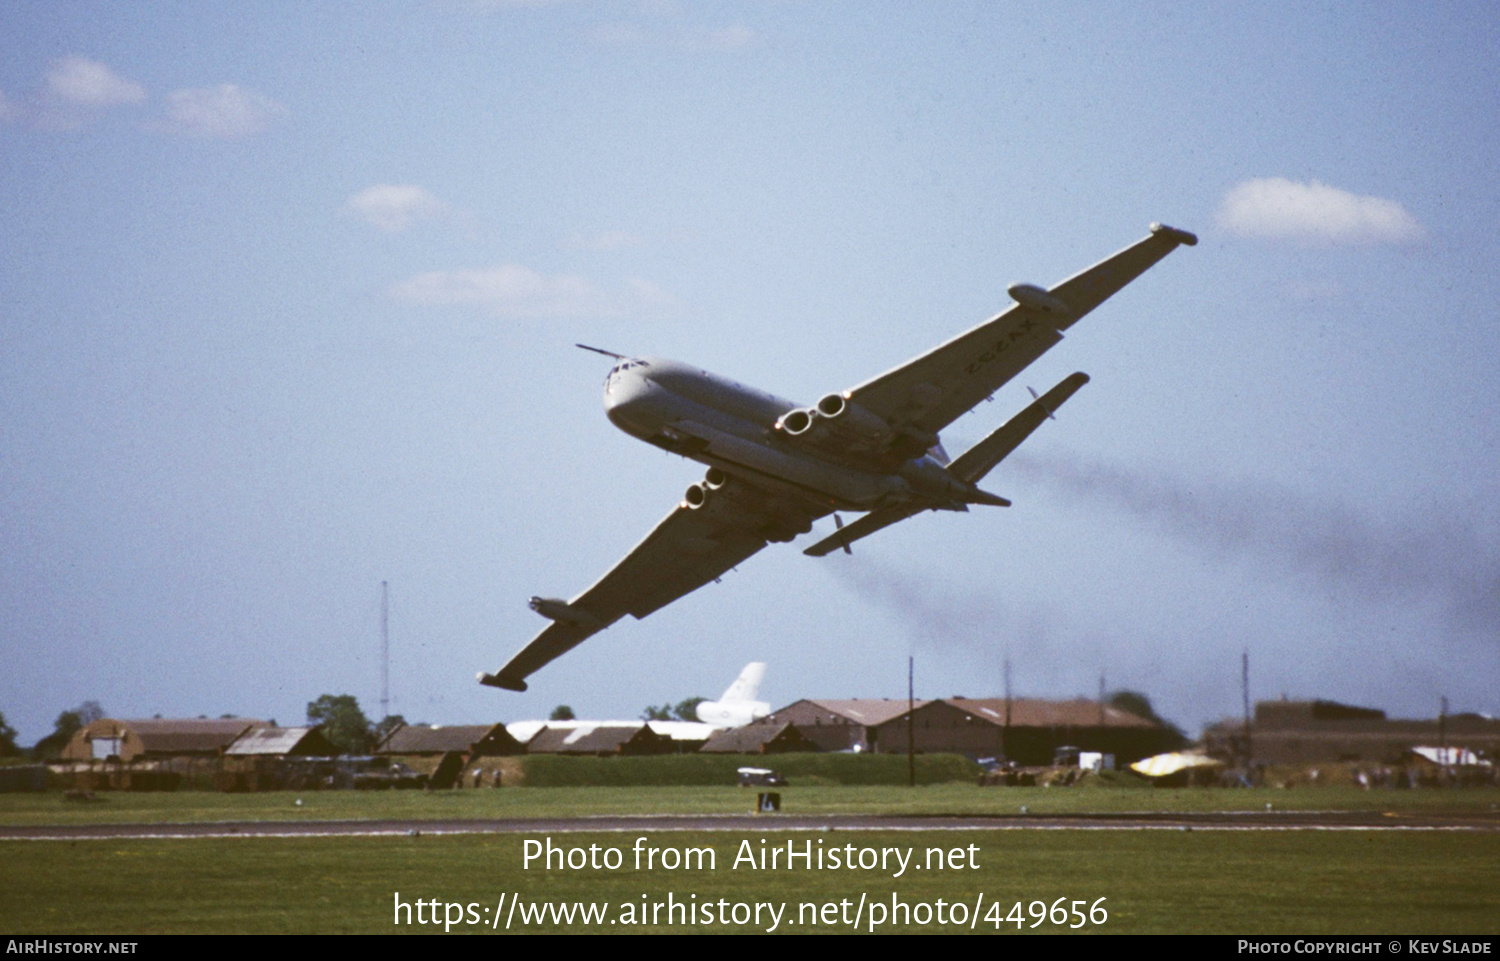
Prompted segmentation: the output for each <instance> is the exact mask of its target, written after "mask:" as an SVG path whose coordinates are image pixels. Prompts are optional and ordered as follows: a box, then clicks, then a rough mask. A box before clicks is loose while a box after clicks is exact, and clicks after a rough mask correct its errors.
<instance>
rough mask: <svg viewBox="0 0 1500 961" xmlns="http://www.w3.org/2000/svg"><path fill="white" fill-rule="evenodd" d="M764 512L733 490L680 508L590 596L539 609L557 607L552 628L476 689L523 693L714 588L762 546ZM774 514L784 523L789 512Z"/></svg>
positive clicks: (758, 497) (742, 490) (760, 498)
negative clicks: (623, 625) (582, 650)
mask: <svg viewBox="0 0 1500 961" xmlns="http://www.w3.org/2000/svg"><path fill="white" fill-rule="evenodd" d="M769 510H770V498H769V495H765V494H762V493H760V492H759V491H756V490H754V489H751V488H749V487H748V486H746V485H743V484H739V483H736V482H731V483H730V484H726V485H725V486H723V487H720V488H718V489H717V490H714V491H711V492H710V493H709V497H708V499H707V500H706V501H705V502H704V504H703V505H702V506H700V507H698V508H692V507H689V506H687V504H686V502H683V503H682V504H679V505H678V506H677V507H676V508H675V509H674V510H673V511H672V512H671V513H670V514H668V515H667V516H666V517H665V518H663V519H662V521H661V523H659V524H657V525H656V528H655V529H654V530H653V531H652V532H651V533H650V534H648V535H646V539H645V540H643V541H641V542H640V543H639V544H637V545H636V546H635V549H634V550H632V551H631V552H630V553H629V554H627V555H626V556H625V559H624V560H622V561H620V563H618V564H616V565H615V566H614V568H613V569H612V570H611V571H610V572H609V573H608V574H605V575H604V576H603V577H601V578H600V579H599V580H598V581H597V582H596V583H595V584H594V585H593V586H592V587H590V588H589V589H588V590H586V591H584V592H583V593H582V594H579V595H578V596H577V597H575V598H573V599H572V600H570V601H568V602H566V604H562V603H561V602H543V603H544V604H552V605H555V609H554V610H553V612H552V613H551V614H547V616H553V615H554V614H555V615H556V617H555V619H554V622H553V623H552V624H551V625H549V626H548V627H547V629H546V630H544V631H542V632H541V633H540V634H538V635H537V636H536V637H535V638H534V639H533V640H532V641H531V643H530V644H527V645H526V646H525V647H523V648H521V650H520V651H518V652H517V653H516V655H515V656H514V657H512V658H511V659H510V660H509V661H508V662H507V663H506V665H505V666H504V667H502V668H501V669H500V670H499V671H497V672H496V673H495V674H483V675H481V676H480V678H479V680H480V683H481V684H488V685H490V686H491V687H502V688H506V689H508V690H512V691H524V690H526V680H525V678H526V677H527V675H529V674H532V673H533V672H535V671H537V670H539V669H540V668H542V667H543V666H544V665H546V664H547V663H549V662H550V661H552V660H554V659H555V658H557V657H560V656H562V655H563V654H565V653H567V652H568V651H570V650H572V649H573V648H575V647H577V646H578V645H579V644H581V643H583V641H585V640H586V639H588V638H589V637H591V636H592V635H594V634H597V633H598V632H599V631H602V630H604V629H605V628H606V627H608V626H609V625H611V624H613V623H614V622H615V621H617V620H619V619H620V618H621V617H624V616H625V615H626V614H629V615H631V616H633V617H636V618H642V617H645V616H646V615H648V614H650V613H652V612H653V611H656V610H658V609H659V608H662V607H665V606H667V605H668V604H670V603H672V602H673V601H675V600H677V598H679V597H682V596H683V595H684V594H688V593H691V592H692V591H695V590H697V589H698V588H699V587H702V586H703V585H704V584H706V583H708V582H709V581H711V580H714V579H715V578H717V577H719V576H720V575H722V574H723V573H724V572H726V571H728V570H729V569H730V568H732V567H734V566H735V565H736V564H738V563H740V562H741V561H743V560H744V559H745V558H747V557H749V556H751V555H752V554H754V553H755V552H756V551H758V550H760V549H761V548H762V547H765V546H766V543H767V542H768V541H769V540H770V537H769V536H768V531H767V526H768V525H769V524H771V523H773V522H774V521H775V520H776V518H774V517H772V516H771V515H770V514H769V513H768V511H769ZM775 510H776V511H777V512H778V514H779V516H780V518H781V519H782V520H783V521H784V519H785V514H786V511H787V510H788V508H787V506H786V505H785V504H776V505H775ZM809 523H810V518H809ZM533 607H536V604H535V603H534V604H533ZM542 612H543V613H547V612H546V611H545V610H543V611H542Z"/></svg>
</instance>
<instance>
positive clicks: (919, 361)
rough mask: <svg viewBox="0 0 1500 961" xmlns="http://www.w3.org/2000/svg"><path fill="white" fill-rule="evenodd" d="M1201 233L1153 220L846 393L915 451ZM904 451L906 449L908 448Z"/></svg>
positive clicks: (1019, 287) (1016, 289) (1018, 289)
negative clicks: (1045, 286) (1100, 255)
mask: <svg viewBox="0 0 1500 961" xmlns="http://www.w3.org/2000/svg"><path fill="white" fill-rule="evenodd" d="M1197 242H1198V238H1196V237H1194V236H1193V235H1192V234H1190V233H1188V232H1187V231H1185V230H1177V229H1176V228H1173V227H1166V226H1163V225H1161V224H1152V226H1151V234H1150V236H1148V237H1146V238H1145V239H1144V240H1141V241H1138V242H1137V243H1134V244H1132V245H1130V246H1129V247H1126V248H1125V249H1124V250H1122V251H1120V252H1119V253H1117V254H1115V255H1114V256H1112V257H1109V258H1107V259H1106V260H1103V261H1101V262H1099V263H1097V264H1095V265H1094V266H1092V267H1089V268H1088V269H1086V270H1084V271H1082V272H1081V273H1079V274H1076V275H1074V276H1073V277H1070V278H1068V279H1067V280H1065V281H1063V282H1062V283H1060V284H1058V285H1057V286H1055V287H1053V288H1052V289H1050V290H1046V291H1043V290H1041V289H1040V288H1037V287H1033V286H1031V285H1029V284H1016V285H1014V286H1012V287H1011V288H1010V293H1011V296H1012V297H1014V298H1015V299H1016V303H1015V304H1013V305H1012V306H1011V307H1009V308H1007V309H1006V310H1005V311H1003V312H1001V313H1000V314H998V315H997V316H995V317H993V318H991V319H990V320H988V321H986V322H985V323H983V324H980V325H979V326H978V327H975V328H973V329H972V330H969V331H966V332H964V333H962V334H959V335H958V336H957V337H954V338H953V339H952V340H949V341H948V342H947V343H944V344H940V345H939V346H937V347H935V348H933V349H932V350H930V351H928V352H927V353H925V354H922V355H921V356H920V357H917V358H915V359H913V360H910V361H908V362H906V363H905V364H902V365H901V366H900V367H897V368H896V369H894V370H891V371H888V372H886V373H884V374H881V375H880V376H879V377H876V378H875V379H873V380H869V381H866V382H865V383H863V384H860V385H859V386H858V387H855V388H854V389H853V390H851V391H849V392H848V393H847V394H846V395H845V396H846V397H848V399H849V400H850V401H852V402H853V403H856V404H858V405H859V406H861V407H863V408H864V409H866V410H868V411H870V412H871V413H874V414H877V415H879V416H880V417H883V418H884V419H885V420H886V421H887V422H888V423H890V424H891V426H892V427H894V428H896V430H897V432H898V433H900V434H905V435H907V436H908V437H910V438H911V440H912V441H913V450H914V451H917V452H919V451H920V450H922V449H925V448H926V447H927V446H929V445H930V444H931V443H932V442H933V440H934V439H935V436H936V434H937V432H938V431H940V430H942V429H943V428H944V427H946V426H948V425H949V424H951V423H952V422H953V421H955V420H957V419H958V418H959V417H960V416H961V415H962V414H964V413H966V412H967V411H968V410H969V409H970V408H972V407H974V405H976V404H978V403H979V402H980V401H982V400H984V399H985V398H986V397H988V396H989V395H990V394H992V393H994V392H995V391H996V390H997V389H998V388H1000V387H1001V386H1002V385H1003V384H1005V383H1006V382H1007V381H1009V380H1010V379H1011V378H1012V377H1014V376H1016V375H1017V374H1019V373H1020V372H1021V371H1022V370H1024V369H1026V367H1027V366H1028V365H1030V364H1031V362H1032V361H1034V360H1036V359H1037V358H1038V357H1040V356H1042V354H1044V353H1046V351H1047V350H1048V349H1049V348H1050V347H1052V345H1053V344H1056V343H1057V342H1058V341H1060V340H1062V331H1064V330H1066V329H1067V328H1068V327H1070V326H1072V325H1073V324H1074V323H1076V322H1077V321H1078V320H1079V319H1080V318H1081V317H1083V315H1084V314H1087V313H1088V312H1089V311H1091V310H1093V309H1094V308H1095V307H1097V306H1099V305H1100V304H1102V303H1103V302H1104V301H1105V300H1106V299H1108V298H1109V297H1110V295H1112V294H1114V293H1115V292H1116V291H1118V290H1120V289H1121V288H1122V287H1124V286H1125V285H1126V284H1128V283H1130V282H1131V281H1132V280H1134V279H1135V278H1137V277H1139V276H1140V275H1141V274H1143V273H1145V272H1146V271H1147V270H1148V269H1149V268H1150V267H1151V266H1152V265H1153V264H1155V263H1156V262H1157V261H1159V260H1161V259H1162V258H1163V257H1165V256H1166V255H1167V254H1169V253H1171V252H1172V251H1173V250H1175V249H1176V248H1177V246H1178V245H1179V244H1188V245H1189V246H1191V245H1193V244H1195V243H1197ZM907 453H911V451H908V452H907Z"/></svg>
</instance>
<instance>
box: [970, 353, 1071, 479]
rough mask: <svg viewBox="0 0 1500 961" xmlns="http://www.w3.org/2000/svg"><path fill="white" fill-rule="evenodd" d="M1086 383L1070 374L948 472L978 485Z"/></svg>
mask: <svg viewBox="0 0 1500 961" xmlns="http://www.w3.org/2000/svg"><path fill="white" fill-rule="evenodd" d="M1088 382H1089V375H1088V374H1083V373H1078V374H1071V375H1069V376H1068V377H1066V378H1064V379H1063V382H1062V383H1060V384H1058V385H1057V386H1056V387H1054V388H1052V389H1051V390H1049V391H1047V392H1046V393H1045V394H1043V395H1042V396H1040V397H1038V398H1037V399H1036V400H1034V401H1032V402H1031V403H1030V404H1029V405H1027V407H1026V409H1025V410H1023V411H1021V412H1020V413H1019V414H1017V415H1016V416H1014V417H1012V418H1011V419H1010V420H1008V421H1006V423H1005V426H1004V427H1001V428H1000V429H999V430H997V431H995V432H994V433H993V434H991V435H990V436H988V437H986V438H985V439H984V440H982V441H980V442H979V443H977V444H975V445H974V446H973V447H971V448H969V449H968V450H966V451H964V452H963V454H961V455H960V456H959V457H958V459H957V460H955V461H954V462H953V463H952V464H950V465H949V467H948V472H949V473H950V474H952V475H953V476H954V477H957V478H958V479H959V480H962V481H965V482H967V483H970V484H977V483H979V480H980V478H982V477H984V475H985V474H988V473H989V472H990V471H992V470H994V469H995V465H996V464H998V463H1000V462H1001V461H1002V460H1004V459H1005V458H1006V457H1009V456H1010V453H1011V451H1013V450H1015V449H1016V448H1017V447H1019V446H1020V445H1021V442H1022V441H1024V440H1025V439H1026V438H1028V437H1030V436H1031V432H1032V431H1034V430H1036V429H1037V427H1038V426H1040V425H1041V423H1042V421H1044V420H1046V419H1047V418H1048V417H1051V416H1052V412H1053V411H1055V410H1057V408H1059V407H1061V406H1062V404H1063V402H1064V401H1066V400H1067V399H1068V398H1069V397H1072V396H1073V394H1074V393H1076V392H1077V391H1078V388H1080V387H1082V386H1083V385H1084V384H1087V383H1088Z"/></svg>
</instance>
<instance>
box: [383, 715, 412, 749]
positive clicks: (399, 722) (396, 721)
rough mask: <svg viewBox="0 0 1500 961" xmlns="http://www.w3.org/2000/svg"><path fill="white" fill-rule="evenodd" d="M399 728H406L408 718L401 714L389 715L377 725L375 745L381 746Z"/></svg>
mask: <svg viewBox="0 0 1500 961" xmlns="http://www.w3.org/2000/svg"><path fill="white" fill-rule="evenodd" d="M398 727H406V718H404V717H402V716H401V715H399V714H387V715H386V716H385V717H383V718H381V719H380V723H379V724H377V725H375V743H376V744H379V743H380V742H381V741H384V740H385V739H386V738H388V737H390V736H391V733H392V732H393V731H395V730H396V728H398Z"/></svg>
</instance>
